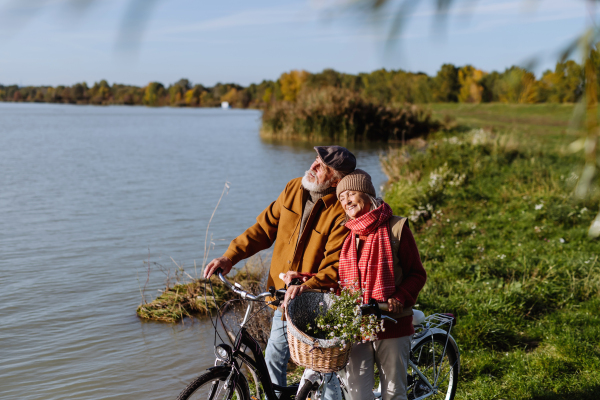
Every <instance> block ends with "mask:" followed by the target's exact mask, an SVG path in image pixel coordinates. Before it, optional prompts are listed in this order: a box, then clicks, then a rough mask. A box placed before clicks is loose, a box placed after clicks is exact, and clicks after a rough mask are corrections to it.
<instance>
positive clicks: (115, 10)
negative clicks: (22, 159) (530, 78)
mask: <svg viewBox="0 0 600 400" xmlns="http://www.w3.org/2000/svg"><path fill="white" fill-rule="evenodd" d="M134 1H137V2H138V3H144V4H153V6H152V7H149V8H148V9H147V10H146V12H147V15H148V18H147V19H146V20H145V21H146V22H145V27H144V29H143V31H142V32H143V33H142V36H141V37H140V40H139V45H137V46H136V45H134V44H132V43H129V42H128V41H125V42H123V41H119V40H118V38H119V37H122V36H120V32H123V30H122V27H123V20H124V16H125V15H134V17H135V16H138V15H139V14H140V11H139V9H136V10H137V11H136V12H135V13H133V14H128V13H130V11H129V7H130V4H131V2H130V1H126V0H96V1H90V0H79V2H78V3H76V4H80V5H81V6H80V7H72V6H70V5H72V4H73V3H74V0H0V83H1V84H12V83H16V84H22V85H42V84H46V85H58V84H65V85H71V84H73V83H76V82H81V81H86V82H88V84H90V83H93V82H94V81H99V80H100V79H107V80H108V81H109V83H113V82H119V83H128V84H135V85H145V84H147V83H148V82H149V81H159V82H162V83H164V84H169V83H172V82H175V81H177V80H178V79H180V78H182V77H185V78H188V79H190V80H191V81H192V82H193V83H202V84H204V85H213V84H215V83H216V82H237V83H240V84H242V85H247V84H249V83H252V82H260V81H261V80H263V79H276V78H277V77H278V76H279V75H280V74H281V73H282V72H285V71H289V70H291V69H305V70H308V71H311V72H318V71H321V70H323V69H324V68H334V69H336V70H338V71H343V72H349V73H358V72H369V71H372V70H374V69H378V68H387V69H405V70H409V71H413V72H416V71H423V72H426V73H428V74H430V75H433V74H435V73H436V71H437V70H438V69H439V67H440V65H442V64H443V63H453V64H455V65H464V64H473V65H475V66H476V67H478V68H481V69H484V70H486V71H491V70H503V69H504V68H506V67H509V66H511V65H513V64H521V65H523V64H525V63H527V62H529V61H530V60H531V59H532V57H536V59H537V60H538V61H539V62H538V66H537V67H536V72H537V73H538V74H539V73H540V72H541V71H542V70H543V69H546V68H553V66H554V63H555V62H556V60H557V54H558V52H559V50H560V49H562V48H563V47H564V46H566V45H567V44H568V43H569V42H570V41H572V40H573V39H574V38H575V37H576V36H577V34H579V33H581V32H582V31H583V29H585V27H586V26H588V25H589V23H590V21H592V19H593V18H592V17H591V14H592V12H593V10H590V9H589V8H588V6H587V5H586V2H585V1H583V0H537V1H536V0H479V1H476V0H458V1H456V3H457V6H456V7H455V8H453V9H452V10H451V11H450V13H449V14H448V15H447V18H446V21H447V24H446V27H445V28H442V29H436V28H439V27H438V25H439V21H438V19H436V18H435V16H436V12H435V10H434V8H433V7H432V5H433V3H434V2H433V1H431V0H427V1H425V0H422V1H418V0H413V1H414V3H415V4H417V5H416V6H415V7H414V10H413V12H412V15H411V17H410V19H408V21H407V23H406V24H405V25H404V29H403V31H402V34H401V37H400V39H399V40H398V42H397V43H395V44H394V45H391V46H386V43H387V42H386V40H387V38H388V30H389V26H390V23H391V21H392V19H393V17H394V15H396V13H395V12H394V10H395V9H397V8H398V6H399V5H400V4H401V2H392V3H391V6H392V7H390V8H388V9H385V10H382V12H380V13H378V14H373V13H371V12H368V11H367V10H360V9H357V8H356V7H348V4H349V3H350V2H351V1H349V0H346V1H344V0H297V1H291V0H290V1H286V0H252V1H248V0H245V1H238V0H219V1H210V2H209V1H199V0H134ZM134 23H135V21H134ZM131 24H132V22H131V21H130V20H129V24H128V26H131ZM126 32H127V31H126Z"/></svg>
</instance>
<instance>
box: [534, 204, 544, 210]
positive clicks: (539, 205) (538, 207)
mask: <svg viewBox="0 0 600 400" xmlns="http://www.w3.org/2000/svg"><path fill="white" fill-rule="evenodd" d="M542 207H544V205H543V204H536V205H535V209H536V210H541V209H542Z"/></svg>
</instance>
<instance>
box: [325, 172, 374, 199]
mask: <svg viewBox="0 0 600 400" xmlns="http://www.w3.org/2000/svg"><path fill="white" fill-rule="evenodd" d="M346 190H354V191H357V192H363V193H366V194H370V195H371V196H373V197H375V195H376V194H375V187H374V186H373V183H372V182H371V175H369V174H367V173H366V172H365V171H363V170H362V169H355V170H354V171H353V172H351V173H349V174H348V175H346V176H345V177H344V178H343V179H342V180H341V181H340V183H338V185H337V187H336V188H335V194H336V195H337V198H338V199H339V198H340V194H342V192H345V191H346Z"/></svg>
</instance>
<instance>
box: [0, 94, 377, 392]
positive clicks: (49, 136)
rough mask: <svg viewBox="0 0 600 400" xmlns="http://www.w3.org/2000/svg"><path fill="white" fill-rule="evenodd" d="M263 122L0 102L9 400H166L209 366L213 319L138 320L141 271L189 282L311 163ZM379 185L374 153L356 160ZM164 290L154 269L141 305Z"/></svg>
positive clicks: (1, 323) (3, 365)
mask: <svg viewBox="0 0 600 400" xmlns="http://www.w3.org/2000/svg"><path fill="white" fill-rule="evenodd" d="M259 118H260V113H259V112H257V111H251V110H220V109H204V110H188V109H148V108H127V107H91V106H89V107H88V106H63V105H61V106H57V105H36V104H0V172H1V173H0V216H1V217H0V250H1V253H0V282H1V283H2V290H1V291H0V393H1V397H2V398H3V399H17V398H18V399H147V400H149V399H165V398H166V399H168V398H175V397H176V396H177V394H178V393H179V391H180V390H181V389H183V387H184V386H185V385H186V384H187V383H188V382H189V381H190V380H191V379H192V378H193V377H194V376H195V375H198V374H199V373H200V372H201V371H202V370H204V369H205V368H206V367H208V366H210V365H211V364H212V362H213V360H214V356H213V351H212V340H213V331H212V329H211V325H210V324H209V323H208V321H200V322H196V323H194V324H191V323H189V322H187V323H186V324H185V325H181V324H180V325H175V326H173V325H169V324H162V323H154V322H145V321H142V320H140V319H139V318H137V316H136V315H135V309H136V307H137V305H138V304H139V303H140V300H141V295H140V283H141V285H143V284H144V282H145V279H146V276H145V268H144V264H143V260H145V259H148V257H149V258H150V260H151V261H156V262H160V263H161V264H162V265H164V266H165V267H168V268H171V270H174V269H175V265H174V264H173V262H172V261H171V259H170V258H171V257H172V258H173V259H174V260H175V261H177V263H178V264H180V265H183V266H184V268H185V269H186V271H188V272H189V273H190V274H192V275H193V274H194V261H195V260H196V261H197V262H199V263H200V264H201V262H202V256H203V250H204V240H205V231H206V227H207V223H208V220H209V218H210V216H211V214H212V211H213V208H214V206H215V205H216V203H217V201H218V199H219V196H220V195H221V191H222V189H223V186H224V184H225V182H226V181H227V182H230V187H231V188H230V190H229V193H228V194H227V195H226V196H225V197H224V198H223V201H222V202H221V205H220V208H219V210H218V212H217V214H216V215H215V217H214V219H213V222H212V225H211V228H210V233H209V236H210V235H212V241H213V242H214V243H215V245H214V250H211V252H210V256H211V258H212V257H213V256H218V255H221V254H222V252H223V251H224V249H225V248H226V247H227V245H228V243H229V241H230V240H231V239H232V238H233V237H235V236H236V235H238V234H239V233H241V232H242V231H243V230H244V229H245V228H247V227H248V226H250V225H251V224H252V223H253V222H254V220H255V218H256V215H258V213H260V211H262V210H263V209H264V208H265V207H266V206H267V205H268V204H269V203H270V202H271V201H273V200H275V198H276V197H277V195H278V194H279V192H280V191H281V190H282V189H283V187H284V185H285V183H286V182H287V181H288V180H290V179H292V178H295V177H298V176H301V175H303V173H304V171H305V170H306V169H307V168H308V167H309V166H310V164H311V163H312V161H313V160H314V157H315V152H314V150H312V147H311V146H308V145H290V144H283V143H266V142H264V141H261V140H260V138H259V135H258V129H259V126H260V122H259ZM352 150H353V151H354V153H355V155H356V156H357V158H358V166H359V167H360V168H363V169H365V170H367V171H369V172H370V173H371V174H372V175H373V178H374V183H375V185H376V187H377V186H379V185H381V184H383V183H384V181H385V177H384V175H383V173H382V172H381V169H380V167H379V161H378V154H379V152H380V150H378V149H376V148H370V149H368V148H363V149H357V148H352ZM163 286H164V275H161V273H160V272H159V271H153V273H152V276H151V280H150V285H149V287H148V289H147V293H148V294H150V295H152V296H154V295H155V294H156V293H157V290H158V289H160V288H162V287H163Z"/></svg>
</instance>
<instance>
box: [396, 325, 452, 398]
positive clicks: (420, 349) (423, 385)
mask: <svg viewBox="0 0 600 400" xmlns="http://www.w3.org/2000/svg"><path fill="white" fill-rule="evenodd" d="M446 343H447V344H446ZM410 360H411V361H412V364H413V365H414V366H415V367H416V368H417V369H418V370H419V372H420V373H421V374H422V375H423V376H421V375H419V373H418V372H417V371H416V370H415V369H414V368H413V367H412V365H410V364H409V366H408V371H407V372H408V385H407V394H408V399H409V400H417V399H422V398H425V397H427V398H432V399H444V400H452V399H454V395H455V394H456V385H457V383H458V371H459V365H458V362H459V361H458V354H457V352H456V350H455V348H454V346H452V344H451V343H450V341H449V340H448V341H447V340H446V335H443V334H440V333H436V334H434V335H432V336H430V337H428V338H426V339H424V340H423V341H422V342H420V343H419V344H418V345H417V346H415V348H414V349H411V351H410ZM432 392H435V394H431V393H432Z"/></svg>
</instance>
